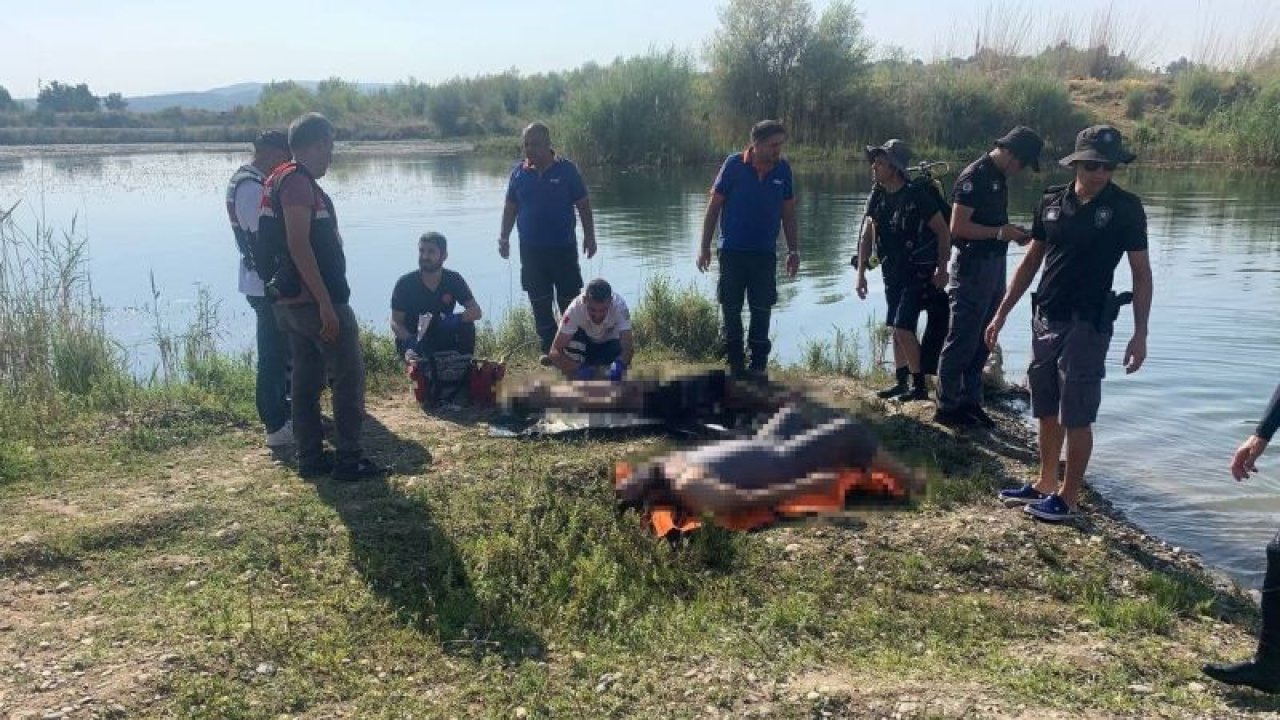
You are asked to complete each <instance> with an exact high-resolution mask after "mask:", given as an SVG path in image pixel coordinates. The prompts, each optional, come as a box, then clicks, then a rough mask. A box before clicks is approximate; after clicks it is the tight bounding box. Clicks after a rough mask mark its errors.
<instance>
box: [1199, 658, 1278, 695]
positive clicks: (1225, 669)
mask: <svg viewBox="0 0 1280 720" xmlns="http://www.w3.org/2000/svg"><path fill="white" fill-rule="evenodd" d="M1200 672H1202V673H1204V674H1205V675H1208V676H1209V677H1211V678H1213V679H1214V680H1217V681H1218V682H1220V683H1226V684H1227V685H1247V686H1249V687H1251V688H1254V689H1256V690H1261V691H1262V692H1264V693H1273V694H1274V693H1276V692H1280V667H1278V666H1277V664H1275V663H1263V662H1258V661H1257V660H1250V661H1248V662H1242V663H1234V664H1228V663H1210V664H1208V665H1205V666H1204V667H1202V668H1200Z"/></svg>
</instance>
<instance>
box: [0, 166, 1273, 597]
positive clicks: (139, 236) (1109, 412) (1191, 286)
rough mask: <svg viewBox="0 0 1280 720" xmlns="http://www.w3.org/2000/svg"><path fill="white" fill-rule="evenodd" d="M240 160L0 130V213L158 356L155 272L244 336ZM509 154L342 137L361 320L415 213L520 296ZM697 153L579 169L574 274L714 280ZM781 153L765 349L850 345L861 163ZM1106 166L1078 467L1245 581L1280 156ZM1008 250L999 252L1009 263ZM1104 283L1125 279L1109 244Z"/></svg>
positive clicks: (241, 345)
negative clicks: (63, 232) (1124, 223)
mask: <svg viewBox="0 0 1280 720" xmlns="http://www.w3.org/2000/svg"><path fill="white" fill-rule="evenodd" d="M243 161H244V157H243V155H242V153H241V152H240V151H239V149H238V148H228V147H207V148H195V149H193V148H164V147H126V148H120V147H116V148H66V147H63V148H38V149H36V148H0V209H7V208H9V207H10V206H12V205H13V204H14V203H15V202H19V201H20V203H21V204H19V205H18V209H17V210H16V213H15V217H16V218H17V221H18V223H19V225H20V226H24V227H28V228H34V226H35V223H36V221H37V219H38V218H44V221H46V222H47V223H48V224H49V225H50V226H52V227H55V228H59V229H63V228H67V227H70V225H71V222H72V219H73V218H74V220H75V227H76V229H77V231H78V232H79V233H83V234H85V235H87V236H88V237H89V238H90V248H91V252H92V257H91V273H92V279H93V290H94V292H95V294H96V295H98V296H99V297H100V298H101V299H102V300H103V302H104V303H105V305H106V306H107V308H108V310H109V314H108V318H109V322H110V324H111V330H112V332H113V333H114V334H115V335H116V336H117V337H118V338H119V339H120V340H121V341H122V342H123V343H124V344H125V345H126V346H128V347H129V348H130V353H131V356H132V357H133V359H134V362H135V364H138V365H140V366H141V367H140V369H141V370H142V371H143V372H146V370H147V365H148V364H154V362H155V350H154V347H153V344H152V342H151V340H150V337H151V331H152V327H153V325H154V321H153V318H152V314H151V313H150V312H149V311H148V310H147V307H148V306H149V305H151V304H152V303H153V300H154V298H153V295H152V289H151V278H152V277H154V282H155V287H156V289H157V290H158V291H159V293H160V300H159V307H160V308H161V311H162V313H163V315H164V317H165V321H166V322H168V323H170V324H171V325H172V326H173V327H176V328H181V327H183V325H184V323H185V322H186V320H187V317H188V316H189V313H190V311H191V308H192V306H193V302H194V299H195V297H196V294H197V291H198V288H199V287H201V286H203V287H206V288H207V289H208V290H209V292H210V293H211V294H212V295H213V297H214V298H216V299H218V300H219V301H220V310H219V315H220V318H221V320H222V328H223V331H224V333H225V337H224V338H223V342H224V345H225V346H226V347H228V348H230V349H247V348H248V347H250V346H251V344H252V340H251V328H252V323H251V321H250V317H251V315H250V312H249V310H248V307H247V305H246V304H245V303H244V301H243V299H242V298H241V297H240V296H239V295H238V294H237V293H236V273H235V263H236V257H237V256H236V252H235V249H234V247H233V243H232V240H231V233H230V231H229V229H228V228H227V221H226V217H225V211H224V210H223V205H222V197H223V190H224V187H225V183H226V181H227V179H228V177H229V176H230V174H231V172H232V171H233V170H234V169H235V168H236V167H237V166H238V164H239V163H241V162H243ZM509 167H510V163H508V162H505V161H501V160H492V159H484V158H478V157H475V156H473V155H470V154H468V153H465V152H460V151H456V150H451V149H450V148H448V147H439V146H423V145H396V146H388V145H347V146H340V147H339V149H338V152H337V156H336V161H335V165H334V167H333V169H332V170H331V171H330V173H329V176H328V177H326V178H325V179H324V180H323V183H324V185H325V186H326V188H327V189H328V191H329V192H330V194H331V195H332V196H333V198H334V202H335V205H336V206H337V208H338V216H339V223H340V226H341V228H342V232H343V236H344V238H345V240H346V243H347V257H348V264H349V271H348V275H349V278H350V280H351V285H352V288H353V295H352V305H353V306H354V308H355V310H356V313H357V315H358V316H359V317H360V318H361V320H362V321H364V322H365V323H367V324H369V325H371V326H375V327H377V328H379V329H383V328H385V327H386V322H387V316H388V313H389V298H390V291H391V287H392V285H393V283H394V282H395V279H396V278H397V277H398V276H399V275H401V274H403V273H405V272H407V271H409V270H411V269H413V268H414V267H415V264H416V244H417V237H418V236H419V235H420V234H421V233H422V232H424V231H427V230H436V231H439V232H442V233H444V234H445V235H446V236H447V237H448V238H449V240H450V249H449V259H448V263H447V265H448V266H449V267H451V268H453V269H455V270H458V271H459V272H461V273H462V274H463V275H464V276H465V277H466V278H467V280H468V282H469V283H470V284H471V287H472V289H473V290H474V291H475V292H476V294H477V297H478V300H479V302H480V305H481V307H482V308H483V309H484V311H485V314H486V315H487V316H488V317H489V318H495V317H500V316H501V315H502V314H503V313H504V312H505V310H506V309H508V308H510V307H512V306H518V305H520V304H522V303H523V301H524V298H523V295H522V294H521V291H520V286H519V266H518V264H517V263H515V262H511V263H509V262H507V261H503V260H501V259H500V258H499V257H498V255H497V252H496V237H497V234H498V226H499V221H500V218H501V209H502V200H503V192H504V189H505V186H506V175H507V171H508V170H509ZM958 169H959V168H954V169H953V172H952V175H951V177H952V178H954V171H955V170H958ZM715 171H716V167H715V165H714V164H708V165H705V166H702V167H689V168H680V169H674V170H659V171H630V172H628V171H619V170H601V169H595V170H587V171H586V172H585V175H586V179H587V184H588V187H589V189H590V191H591V195H592V205H593V207H594V209H595V213H596V225H597V234H598V237H599V243H600V252H599V254H597V256H596V257H595V259H593V260H589V261H587V260H585V259H584V262H583V274H584V276H586V277H588V278H590V277H592V276H602V277H605V278H607V279H609V280H610V281H611V282H612V283H613V285H614V286H615V288H617V290H618V291H619V292H621V293H622V294H623V295H624V297H626V298H627V299H628V300H629V301H630V302H631V304H632V305H633V306H634V305H635V304H636V302H638V300H639V293H640V289H641V288H642V287H643V286H644V284H645V282H646V280H647V279H648V278H651V277H654V276H657V275H665V276H666V277H668V278H671V279H673V280H675V281H676V282H677V283H679V284H690V283H691V284H693V285H694V286H695V287H696V288H698V289H699V290H700V291H702V292H704V293H706V294H708V295H711V294H713V289H714V274H713V273H712V274H707V275H701V274H699V273H698V272H697V270H696V269H695V267H694V255H695V247H696V243H697V237H698V234H699V232H700V227H701V219H702V214H703V211H704V209H705V204H706V196H707V190H708V188H709V186H710V183H711V180H712V177H713V175H714V174H715ZM795 171H796V185H797V197H798V198H799V218H800V236H801V246H802V254H803V260H802V264H801V271H800V274H799V276H798V277H797V278H795V279H793V280H788V279H785V278H784V279H783V280H782V281H781V282H780V295H781V299H780V303H779V308H778V310H777V311H776V312H775V315H774V334H775V347H776V351H775V352H776V354H777V355H778V356H780V357H781V358H782V359H783V360H784V361H787V360H796V359H798V358H799V356H800V351H801V347H802V345H803V344H804V343H805V342H806V341H808V340H812V339H829V338H831V337H832V336H833V335H834V332H835V330H836V329H837V328H839V329H842V330H844V331H846V332H849V331H854V332H857V333H860V334H861V336H862V338H863V341H864V342H863V344H864V351H865V344H866V343H865V340H866V332H865V329H866V327H867V323H868V321H869V320H871V319H872V318H873V317H874V318H879V317H880V316H881V315H882V314H883V294H882V288H881V287H880V286H879V284H878V281H879V274H878V273H872V275H871V282H872V296H871V297H870V298H868V300H867V301H859V300H857V299H856V298H855V297H854V296H853V294H852V292H851V290H852V273H851V271H850V268H849V265H848V261H849V256H850V254H851V253H852V250H853V243H854V235H855V232H856V228H857V224H858V220H859V217H860V215H861V212H862V202H863V198H864V197H865V195H866V189H867V168H866V166H865V164H864V163H861V162H856V163H852V164H850V165H848V166H847V167H843V168H837V167H831V166H826V167H823V168H821V169H815V168H808V167H805V166H803V165H798V166H796V167H795ZM1065 180H1066V177H1065V175H1058V174H1042V175H1040V176H1034V177H1032V178H1015V179H1014V181H1013V182H1012V183H1011V187H1012V193H1011V201H1010V208H1011V215H1012V216H1013V220H1014V221H1015V222H1023V223H1029V222H1030V212H1031V209H1032V207H1033V206H1034V204H1035V202H1036V199H1037V197H1038V194H1039V189H1040V188H1041V187H1043V185H1045V184H1049V183H1053V182H1064V181H1065ZM1116 182H1118V183H1119V184H1121V185H1123V186H1124V187H1126V188H1128V189H1130V190H1133V191H1135V192H1137V193H1139V194H1140V195H1141V196H1142V197H1143V199H1144V201H1145V204H1146V208H1147V214H1148V217H1149V220H1150V235H1151V259H1152V265H1153V269H1154V273H1155V283H1156V297H1155V305H1154V309H1153V312H1152V319H1151V333H1150V342H1149V358H1148V360H1147V364H1146V366H1145V367H1144V368H1143V369H1142V371H1141V372H1139V373H1137V374H1135V375H1131V376H1126V375H1124V373H1123V369H1122V368H1121V367H1120V359H1121V355H1122V354H1123V351H1124V346H1125V344H1126V342H1127V341H1128V338H1129V335H1130V332H1131V330H1132V321H1131V317H1132V316H1131V314H1130V313H1129V312H1128V311H1127V309H1126V312H1125V313H1124V314H1123V315H1122V316H1121V319H1120V321H1119V322H1118V323H1117V326H1116V334H1115V339H1114V341H1113V343H1112V347H1111V357H1110V358H1109V370H1108V372H1109V375H1108V378H1107V380H1106V382H1105V386H1104V400H1103V405H1102V411H1101V416H1100V418H1099V420H1098V425H1097V446H1096V450H1095V455H1094V459H1093V462H1092V466H1091V472H1090V475H1089V481H1090V483H1091V484H1092V485H1093V486H1094V487H1095V488H1096V489H1097V490H1099V491H1100V492H1101V493H1103V494H1104V495H1105V496H1107V497H1108V498H1109V499H1110V500H1112V501H1113V502H1114V503H1115V504H1116V505H1117V506H1118V507H1119V508H1120V509H1122V510H1123V511H1125V512H1126V513H1127V514H1128V515H1129V517H1130V518H1132V519H1134V520H1135V521H1136V522H1137V523H1138V524H1139V525H1141V526H1142V527H1143V528H1145V529H1146V530H1148V531H1150V532H1153V533H1155V534H1157V535H1159V536H1161V537H1163V538H1165V539H1167V540H1168V541H1169V542H1171V543H1172V544H1174V545H1178V546H1181V547H1183V548H1186V549H1190V550H1193V551H1196V552H1198V553H1200V554H1201V555H1202V556H1203V557H1204V558H1205V560H1206V561H1207V562H1209V563H1211V564H1213V565H1216V566H1218V567H1220V568H1222V569H1224V570H1226V571H1227V572H1229V573H1231V574H1233V575H1234V576H1235V577H1237V578H1238V579H1240V580H1241V581H1242V582H1245V583H1252V584H1256V583H1257V582H1258V581H1259V580H1260V572H1261V569H1262V567H1263V563H1264V558H1263V551H1262V548H1263V546H1264V545H1265V543H1266V542H1267V540H1268V539H1269V538H1270V536H1271V535H1272V534H1273V533H1274V532H1275V529H1276V526H1277V511H1280V473H1277V472H1276V471H1275V470H1274V467H1276V466H1277V464H1280V453H1277V454H1276V456H1275V458H1264V460H1269V462H1263V463H1262V466H1263V473H1262V474H1261V476H1259V477H1257V478H1256V479H1254V480H1251V481H1249V482H1247V483H1243V484H1237V483H1235V482H1234V481H1232V480H1231V478H1230V476H1229V475H1228V473H1227V472H1226V466H1227V462H1228V460H1229V458H1230V455H1231V453H1232V451H1233V450H1234V448H1235V446H1236V445H1237V444H1238V443H1239V442H1240V440H1241V439H1243V438H1244V436H1245V435H1247V434H1248V433H1249V431H1250V429H1251V428H1252V426H1253V424H1254V423H1255V422H1256V420H1257V418H1258V416H1259V415H1260V414H1261V412H1262V410H1263V408H1264V406H1265V404H1266V401H1267V398H1268V397H1269V395H1270V392H1271V389H1272V388H1273V387H1274V386H1275V384H1276V382H1277V381H1280V363H1278V362H1277V361H1276V360H1275V357H1276V354H1275V353H1276V350H1277V349H1278V348H1280V320H1278V319H1277V318H1276V316H1275V315H1274V309H1275V308H1276V307H1277V306H1278V305H1280V302H1277V301H1280V275H1278V274H1277V273H1280V199H1278V198H1280V175H1278V174H1274V173H1263V172H1257V171H1253V172H1250V171H1243V170H1232V169H1226V168H1220V167H1214V168H1192V169H1176V170H1171V169H1144V168H1142V167H1141V165H1138V166H1136V167H1134V168H1129V169H1125V170H1121V171H1119V172H1118V173H1117V174H1116ZM948 187H949V185H948ZM1016 259H1017V252H1016V251H1015V253H1013V256H1012V257H1011V259H1010V267H1011V268H1012V266H1013V263H1015V262H1016ZM1116 286H1117V288H1127V287H1128V286H1129V278H1128V270H1127V266H1126V265H1125V263H1123V262H1122V263H1121V267H1120V269H1119V270H1118V272H1117V279H1116ZM1028 322H1029V320H1028V310H1027V308H1026V304H1025V301H1024V303H1023V305H1022V306H1021V307H1019V308H1018V310H1017V311H1016V312H1015V313H1014V315H1013V317H1011V319H1010V322H1009V325H1008V326H1007V329H1006V331H1005V333H1004V337H1003V338H1002V340H1003V343H1004V347H1005V363H1004V366H1005V371H1006V374H1007V375H1009V377H1010V379H1015V380H1016V379H1017V378H1019V377H1020V376H1021V374H1022V371H1023V369H1025V367H1026V363H1027V359H1028V347H1029V339H1028V338H1029V331H1028Z"/></svg>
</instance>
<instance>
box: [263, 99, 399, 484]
mask: <svg viewBox="0 0 1280 720" xmlns="http://www.w3.org/2000/svg"><path fill="white" fill-rule="evenodd" d="M333 136H334V131H333V125H332V124H330V122H329V121H328V119H326V118H325V117H324V116H323V115H321V114H320V113H314V112H312V113H307V114H305V115H303V116H301V117H299V118H298V119H297V120H294V121H293V123H292V124H291V125H289V150H290V151H291V152H292V153H293V162H289V163H285V164H284V165H281V166H280V167H278V168H276V170H275V172H273V173H272V174H271V177H269V178H267V184H266V187H265V190H264V193H263V199H262V211H261V218H260V232H262V233H263V235H264V238H263V240H264V241H266V240H268V239H270V240H271V241H272V242H271V244H272V245H274V246H276V247H279V243H280V240H279V238H280V237H281V236H283V238H284V243H283V245H284V248H285V252H283V253H280V258H279V260H280V266H279V268H278V269H277V270H276V272H275V273H274V275H273V276H272V278H271V280H270V281H269V282H268V283H267V290H268V292H273V293H275V295H276V298H277V299H276V303H275V310H276V318H277V319H278V320H279V322H280V327H281V328H282V329H283V330H284V331H285V332H286V333H287V334H288V336H289V345H290V348H291V349H292V351H293V432H294V437H295V438H296V440H297V447H298V472H299V474H301V475H302V476H303V477H311V476H314V475H320V474H323V473H326V472H327V473H331V474H332V477H333V479H335V480H361V479H364V478H368V477H373V476H377V475H381V474H383V470H382V468H379V467H378V466H377V465H375V464H374V463H373V462H371V461H370V460H369V459H368V458H366V457H364V452H363V450H362V448H361V442H360V428H361V426H362V424H363V423H364V356H363V355H362V354H361V350H360V326H359V325H358V324H357V323H356V316H355V313H353V312H352V311H351V306H350V305H348V304H347V303H348V301H349V300H350V298H351V288H350V286H349V285H348V284H347V258H346V255H345V254H344V253H343V250H342V235H341V234H340V233H339V232H338V220H337V216H336V215H335V213H334V209H333V201H332V200H330V199H329V195H328V194H327V193H325V191H324V190H322V189H321V188H320V185H319V184H318V183H317V182H316V180H317V179H318V178H321V177H324V174H325V173H326V172H327V171H328V170H329V165H330V164H331V163H332V162H333ZM267 233H271V235H272V237H271V238H267V237H265V236H266V234H267ZM326 375H327V376H328V377H329V378H330V380H331V387H332V390H333V424H334V430H335V435H336V438H335V441H334V445H335V447H336V449H337V457H336V458H335V457H332V456H330V455H328V454H326V453H325V452H324V429H323V428H322V427H321V425H320V392H321V391H322V390H323V389H324V386H325V378H326Z"/></svg>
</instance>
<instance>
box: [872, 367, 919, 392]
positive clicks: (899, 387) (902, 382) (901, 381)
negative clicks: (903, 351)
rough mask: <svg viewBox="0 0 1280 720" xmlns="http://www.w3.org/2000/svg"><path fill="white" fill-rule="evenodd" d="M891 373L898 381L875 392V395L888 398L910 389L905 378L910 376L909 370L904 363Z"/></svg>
mask: <svg viewBox="0 0 1280 720" xmlns="http://www.w3.org/2000/svg"><path fill="white" fill-rule="evenodd" d="M893 374H894V377H896V378H897V380H898V382H897V383H896V384H895V385H894V386H893V387H890V388H885V389H884V390H881V391H879V392H877V393H876V397H878V398H882V399H885V400H888V399H889V398H892V397H898V396H899V395H901V394H902V393H904V392H906V391H907V390H909V389H910V388H909V387H907V380H908V379H910V378H911V370H910V369H909V368H908V367H907V366H906V365H903V366H902V367H900V368H898V369H897V370H895V371H894V373H893Z"/></svg>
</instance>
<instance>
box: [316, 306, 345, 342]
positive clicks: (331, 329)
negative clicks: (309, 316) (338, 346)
mask: <svg viewBox="0 0 1280 720" xmlns="http://www.w3.org/2000/svg"><path fill="white" fill-rule="evenodd" d="M339 329H341V323H340V322H339V321H338V313H337V311H335V310H334V309H333V303H331V302H327V303H321V305H320V339H321V340H323V341H325V342H327V343H331V342H333V341H334V340H337V339H338V330H339Z"/></svg>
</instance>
